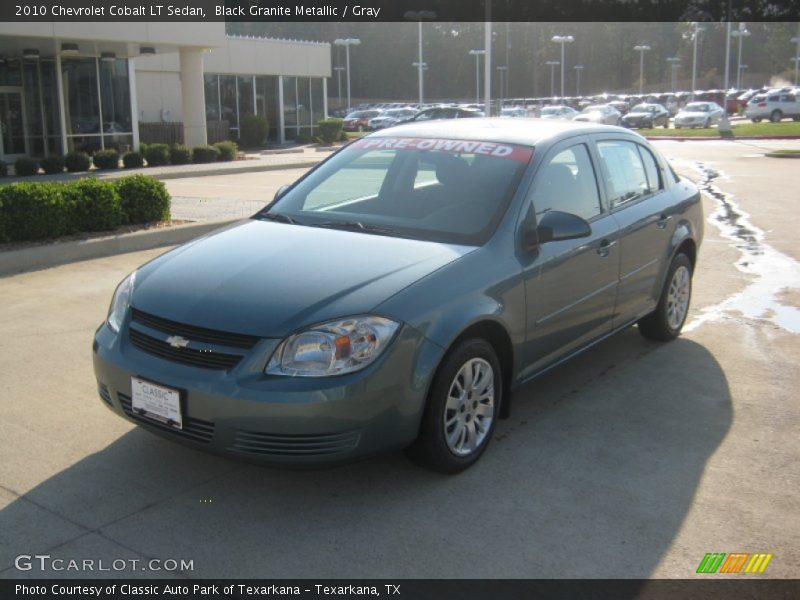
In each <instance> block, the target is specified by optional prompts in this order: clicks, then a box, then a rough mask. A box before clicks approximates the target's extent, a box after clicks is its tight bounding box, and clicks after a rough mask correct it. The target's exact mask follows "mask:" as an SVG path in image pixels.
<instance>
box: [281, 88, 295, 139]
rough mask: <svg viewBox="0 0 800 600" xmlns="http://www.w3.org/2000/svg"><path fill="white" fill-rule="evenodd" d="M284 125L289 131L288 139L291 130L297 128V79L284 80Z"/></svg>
mask: <svg viewBox="0 0 800 600" xmlns="http://www.w3.org/2000/svg"><path fill="white" fill-rule="evenodd" d="M283 125H284V127H285V128H286V130H287V131H286V137H287V138H288V137H289V131H288V130H289V128H292V129H294V128H296V127H297V81H296V78H295V77H284V78H283ZM295 134H296V132H295Z"/></svg>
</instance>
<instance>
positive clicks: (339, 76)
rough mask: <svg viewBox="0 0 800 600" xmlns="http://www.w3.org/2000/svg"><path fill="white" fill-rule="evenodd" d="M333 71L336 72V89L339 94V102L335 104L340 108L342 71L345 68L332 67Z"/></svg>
mask: <svg viewBox="0 0 800 600" xmlns="http://www.w3.org/2000/svg"><path fill="white" fill-rule="evenodd" d="M333 70H334V71H336V89H337V90H338V92H339V102H338V104H337V107H338V108H342V71H344V70H345V68H344V67H333Z"/></svg>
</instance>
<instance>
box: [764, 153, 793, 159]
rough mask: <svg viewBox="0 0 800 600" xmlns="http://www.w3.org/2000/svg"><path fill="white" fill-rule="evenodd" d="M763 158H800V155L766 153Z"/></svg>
mask: <svg viewBox="0 0 800 600" xmlns="http://www.w3.org/2000/svg"><path fill="white" fill-rule="evenodd" d="M764 156H769V157H770V158H800V154H784V153H783V152H767V153H766V154H765V155H764Z"/></svg>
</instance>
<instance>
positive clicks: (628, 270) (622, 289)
mask: <svg viewBox="0 0 800 600" xmlns="http://www.w3.org/2000/svg"><path fill="white" fill-rule="evenodd" d="M595 147H596V149H597V155H598V157H599V161H598V162H599V163H600V164H599V166H600V171H601V173H602V174H603V181H604V184H605V189H606V198H607V199H608V207H609V210H610V211H611V215H612V217H613V218H614V220H615V221H616V222H617V224H618V226H619V230H620V282H619V292H618V294H617V303H616V309H615V311H614V312H615V319H614V320H615V322H614V327H617V326H620V325H622V324H624V323H626V322H628V321H631V320H633V319H635V318H638V317H640V316H642V315H644V314H646V313H648V312H650V311H652V310H653V309H654V308H655V306H656V304H657V302H658V295H659V292H660V280H659V277H660V273H661V266H662V264H661V263H662V262H663V261H664V260H666V258H665V257H666V255H667V248H668V246H669V240H670V237H671V235H672V232H673V231H674V229H675V219H674V218H673V216H674V211H675V207H674V206H673V203H672V201H671V194H670V192H669V190H667V189H666V186H665V181H666V178H665V174H664V173H663V170H662V168H661V165H660V164H659V162H658V160H657V159H656V157H655V155H654V154H653V153H652V152H651V151H650V149H649V148H647V147H646V146H645V145H644V144H640V143H638V142H635V141H632V140H630V139H625V138H616V139H614V138H605V137H601V136H598V137H597V138H596V140H595Z"/></svg>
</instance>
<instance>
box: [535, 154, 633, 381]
mask: <svg viewBox="0 0 800 600" xmlns="http://www.w3.org/2000/svg"><path fill="white" fill-rule="evenodd" d="M530 202H531V204H532V206H531V208H532V210H534V211H535V213H536V215H537V216H538V217H541V215H542V214H544V213H545V212H547V211H549V210H555V211H561V212H567V213H572V214H575V215H578V216H579V217H581V218H583V219H585V220H586V221H588V222H589V224H590V227H591V231H592V233H591V235H590V236H589V237H586V238H580V239H576V240H566V241H558V242H548V243H545V244H541V246H539V249H538V251H537V252H536V254H535V255H533V256H532V257H531V263H530V264H528V265H526V266H525V267H524V271H523V273H524V277H525V296H526V303H527V312H528V322H527V340H526V349H525V352H524V353H523V354H524V356H523V357H522V358H523V361H524V362H525V363H526V366H525V367H524V368H523V370H522V373H521V378H522V379H525V378H527V377H528V376H530V375H532V374H534V373H535V372H537V371H539V370H541V369H542V368H544V367H546V366H547V365H549V364H552V363H553V362H555V361H557V360H559V359H560V358H562V357H564V356H566V355H568V354H569V353H571V352H573V351H575V350H577V349H578V348H580V347H582V346H584V345H586V344H587V343H589V342H591V341H592V340H594V339H597V338H599V337H602V336H603V335H605V334H608V333H610V332H611V324H612V318H613V314H614V304H615V302H616V296H617V287H618V281H619V244H618V243H617V242H618V238H619V226H618V225H617V223H616V221H615V220H614V217H613V216H612V215H610V214H609V213H608V212H607V211H606V210H605V208H604V206H603V204H602V202H601V196H600V191H599V188H598V183H597V177H596V175H595V168H594V165H593V163H592V158H591V153H590V152H589V148H588V146H587V144H586V143H573V142H566V143H563V144H561V145H559V146H557V147H556V148H555V149H553V150H552V151H551V152H550V156H548V157H547V158H546V160H545V162H544V164H543V165H542V167H541V168H540V169H539V172H538V173H537V174H536V181H535V182H534V185H533V188H532V189H531V192H530Z"/></svg>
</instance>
